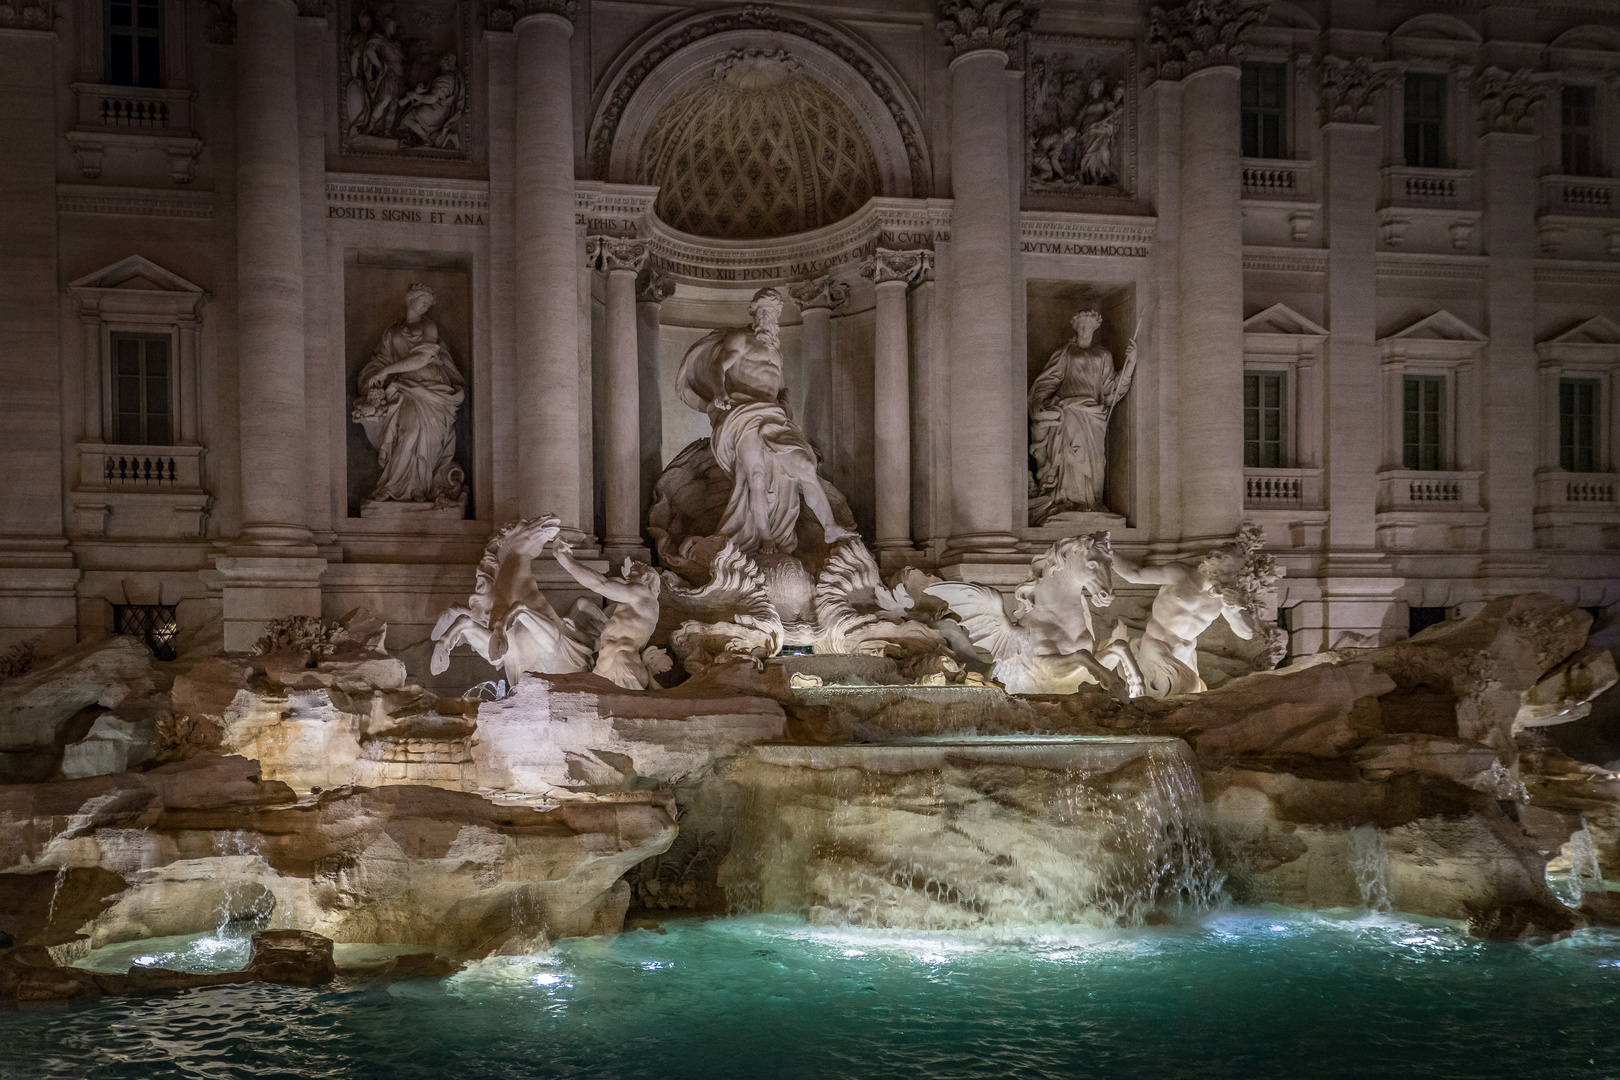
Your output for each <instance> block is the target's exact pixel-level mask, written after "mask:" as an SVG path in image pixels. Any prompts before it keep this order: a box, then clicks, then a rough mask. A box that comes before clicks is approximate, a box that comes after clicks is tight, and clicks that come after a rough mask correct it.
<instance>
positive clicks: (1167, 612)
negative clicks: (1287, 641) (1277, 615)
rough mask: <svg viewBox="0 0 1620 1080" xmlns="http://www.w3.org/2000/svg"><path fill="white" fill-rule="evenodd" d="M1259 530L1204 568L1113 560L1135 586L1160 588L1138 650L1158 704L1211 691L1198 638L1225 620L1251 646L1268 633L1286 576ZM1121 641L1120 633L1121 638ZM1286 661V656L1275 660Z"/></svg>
mask: <svg viewBox="0 0 1620 1080" xmlns="http://www.w3.org/2000/svg"><path fill="white" fill-rule="evenodd" d="M1262 544H1263V535H1262V533H1261V530H1260V528H1259V526H1257V525H1253V524H1248V525H1244V526H1243V528H1242V529H1241V530H1239V532H1238V535H1237V539H1235V540H1233V541H1232V542H1231V543H1228V544H1222V545H1221V546H1220V547H1217V548H1214V549H1213V550H1211V551H1210V552H1209V553H1208V554H1207V555H1205V556H1204V557H1203V558H1202V559H1199V560H1198V561H1197V562H1192V561H1187V562H1173V563H1166V564H1165V565H1163V566H1142V565H1140V564H1138V563H1136V562H1133V561H1132V560H1130V559H1128V558H1126V557H1124V556H1122V555H1115V556H1114V573H1116V574H1118V575H1119V576H1120V577H1121V578H1123V579H1124V580H1125V581H1128V582H1130V583H1131V584H1133V585H1158V586H1159V593H1158V595H1157V596H1155V597H1154V598H1153V613H1152V615H1151V617H1150V618H1149V620H1148V624H1147V629H1146V630H1144V631H1143V633H1142V637H1141V639H1140V640H1138V641H1135V642H1133V643H1132V647H1133V648H1134V649H1135V651H1136V659H1137V662H1138V663H1139V664H1140V665H1141V668H1142V678H1143V681H1144V683H1145V684H1146V692H1147V694H1148V695H1149V696H1151V697H1169V696H1170V695H1172V694H1195V693H1198V692H1200V691H1202V690H1203V689H1204V680H1203V679H1202V678H1201V677H1200V676H1199V674H1198V636H1199V635H1200V634H1202V633H1203V632H1204V631H1205V630H1208V629H1209V628H1210V626H1211V625H1213V624H1214V622H1215V620H1216V619H1225V620H1226V623H1227V625H1228V626H1230V627H1231V628H1232V632H1233V633H1234V634H1236V635H1237V636H1238V637H1240V638H1243V639H1244V640H1245V641H1247V640H1249V639H1250V638H1252V637H1254V636H1255V634H1256V633H1258V632H1263V628H1264V627H1265V620H1264V619H1263V617H1262V615H1261V611H1260V608H1261V604H1262V603H1263V602H1264V600H1265V594H1266V592H1267V591H1268V590H1269V589H1270V588H1271V587H1272V586H1273V585H1275V584H1276V582H1277V579H1278V578H1279V577H1281V576H1282V568H1281V567H1279V566H1278V565H1277V561H1276V560H1275V559H1273V558H1272V557H1271V556H1270V555H1267V554H1265V552H1263V551H1262V550H1261V547H1262ZM1116 633H1117V632H1116ZM1277 658H1280V653H1279V654H1278V656H1275V657H1274V658H1273V659H1274V661H1275V659H1277Z"/></svg>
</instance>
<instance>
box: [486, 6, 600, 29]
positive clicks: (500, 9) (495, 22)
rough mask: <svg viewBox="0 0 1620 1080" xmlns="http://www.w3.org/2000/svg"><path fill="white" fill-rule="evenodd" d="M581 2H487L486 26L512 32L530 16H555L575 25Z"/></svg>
mask: <svg viewBox="0 0 1620 1080" xmlns="http://www.w3.org/2000/svg"><path fill="white" fill-rule="evenodd" d="M578 11H579V0H485V10H484V25H485V26H486V27H488V28H489V29H491V30H511V29H513V28H514V27H516V26H517V24H518V23H520V22H522V21H523V20H524V19H525V18H527V17H528V16H530V15H555V16H557V17H558V18H560V19H563V20H565V21H567V22H568V24H569V25H570V26H572V25H573V22H574V15H575V14H576V13H577V12H578Z"/></svg>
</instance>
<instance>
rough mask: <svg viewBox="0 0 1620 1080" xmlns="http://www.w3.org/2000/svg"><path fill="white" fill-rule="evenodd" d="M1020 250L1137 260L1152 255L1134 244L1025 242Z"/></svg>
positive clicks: (1027, 252) (1047, 253) (1031, 252)
mask: <svg viewBox="0 0 1620 1080" xmlns="http://www.w3.org/2000/svg"><path fill="white" fill-rule="evenodd" d="M1018 250H1019V251H1022V252H1024V253H1025V254H1026V255H1122V256H1126V257H1128V258H1135V259H1145V258H1147V257H1148V255H1149V254H1150V252H1149V250H1148V249H1147V248H1146V247H1138V246H1136V245H1134V244H1064V243H1058V242H1055V241H1050V240H1025V241H1024V242H1023V243H1021V244H1019V245H1018Z"/></svg>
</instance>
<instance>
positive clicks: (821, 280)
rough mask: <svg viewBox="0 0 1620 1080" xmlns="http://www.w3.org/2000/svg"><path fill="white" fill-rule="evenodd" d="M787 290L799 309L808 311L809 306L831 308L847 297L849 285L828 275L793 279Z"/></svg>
mask: <svg viewBox="0 0 1620 1080" xmlns="http://www.w3.org/2000/svg"><path fill="white" fill-rule="evenodd" d="M787 291H788V295H789V296H791V297H792V298H793V302H794V303H795V304H798V305H799V310H800V311H808V310H809V309H811V308H827V309H828V310H831V309H833V308H835V307H838V306H839V305H840V304H842V303H843V302H844V301H845V300H848V299H849V286H848V285H845V284H844V283H843V282H842V281H834V280H833V279H832V278H830V277H818V278H814V279H812V280H810V281H795V282H794V283H793V284H791V285H789V286H788V287H787Z"/></svg>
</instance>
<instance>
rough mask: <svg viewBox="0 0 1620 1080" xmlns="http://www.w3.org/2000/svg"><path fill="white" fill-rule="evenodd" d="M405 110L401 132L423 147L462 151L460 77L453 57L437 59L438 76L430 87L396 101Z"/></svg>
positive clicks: (417, 88)
mask: <svg viewBox="0 0 1620 1080" xmlns="http://www.w3.org/2000/svg"><path fill="white" fill-rule="evenodd" d="M399 103H400V104H401V105H403V106H405V116H404V119H402V120H400V122H399V126H400V130H401V131H402V132H404V133H405V135H406V136H408V137H409V138H411V139H414V140H415V141H416V142H418V143H420V144H421V145H423V146H434V147H438V148H440V149H451V150H459V149H461V110H462V107H463V105H464V100H463V94H462V87H461V76H460V75H459V74H458V73H457V72H456V54H455V53H445V54H444V55H443V56H442V57H440V58H439V73H438V75H436V76H434V79H433V85H432V86H424V85H420V84H418V86H417V87H416V89H415V90H412V91H410V92H409V93H407V94H406V95H405V96H404V97H401V98H400V99H399Z"/></svg>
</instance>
